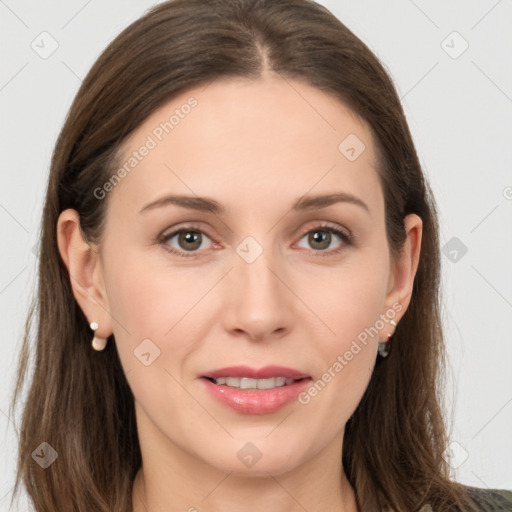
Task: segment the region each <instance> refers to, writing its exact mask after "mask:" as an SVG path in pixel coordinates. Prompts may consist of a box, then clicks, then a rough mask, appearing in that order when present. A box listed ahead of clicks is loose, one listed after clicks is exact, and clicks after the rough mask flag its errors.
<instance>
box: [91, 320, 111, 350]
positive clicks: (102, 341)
mask: <svg viewBox="0 0 512 512" xmlns="http://www.w3.org/2000/svg"><path fill="white" fill-rule="evenodd" d="M90 327H91V329H92V330H93V331H94V337H93V339H92V348H93V349H94V350H97V351H101V350H103V349H104V348H105V347H106V345H107V338H100V337H99V336H97V335H96V329H97V328H98V324H97V322H91V325H90Z"/></svg>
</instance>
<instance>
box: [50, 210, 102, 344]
mask: <svg viewBox="0 0 512 512" xmlns="http://www.w3.org/2000/svg"><path fill="white" fill-rule="evenodd" d="M57 243H58V247H59V252H60V255H61V258H62V260H63V262H64V264H65V266H66V268H67V270H68V273H69V278H70V282H71V288H72V290H73V295H74V296H75V299H76V301H77V302H78V304H79V306H80V308H81V309H82V311H83V313H84V315H85V316H86V318H87V320H88V323H89V324H90V323H91V322H97V323H98V329H97V330H96V334H97V335H98V336H101V337H102V338H108V336H110V335H111V334H112V318H111V316H110V312H109V311H110V308H109V304H108V298H107V294H106V292H105V284H104V282H103V269H102V263H101V259H100V256H99V254H98V251H97V249H96V248H94V247H91V246H90V245H89V243H88V242H87V241H86V240H84V238H83V236H82V231H81V229H80V217H79V215H78V213H77V211H76V210H72V209H67V210H64V211H63V212H62V213H61V214H60V215H59V219H58V221H57ZM91 334H92V331H91Z"/></svg>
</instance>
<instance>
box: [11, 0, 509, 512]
mask: <svg viewBox="0 0 512 512" xmlns="http://www.w3.org/2000/svg"><path fill="white" fill-rule="evenodd" d="M439 266H440V262H439V240H438V225H437V214H436V209H435V202H434V200H433V198H432V195H431V192H430V188H429V186H428V184H427V182H426V181H425V178H424V176H423V174H422V171H421V167H420V164H419V162H418V158H417V156H416V152H415V149H414V146H413V142H412V139H411V135H410V132H409V129H408V127H407V124H406V121H405V117H404V114H403V111H402V108H401V106H400V103H399V100H398V97H397V94H396V91H395V89H394V87H393V84H392V83H391V81H390V78H389V77H388V75H387V74H386V72H385V71H384V69H383V67H382V66H381V64H380V63H379V62H378V60H377V59H376V57H375V56H374V55H373V54H372V53H371V52H370V50H369V49H368V48H367V47H366V46H365V45H364V44H363V43H362V42H361V41H360V40H359V39H358V38H357V37H356V36H355V35H353V34H352V33H351V32H350V31H349V30H348V29H347V28H346V27H345V26H344V25H343V24H342V23H341V22H340V21H339V20H337V19H336V18H335V17H334V16H333V15H332V14H330V13H329V12H328V11H327V10H326V9H325V8H323V7H321V6H319V5H318V4H316V3H314V2H312V1H309V0H283V1H280V2H275V1H271V0H262V1H257V0H214V1H206V0H175V1H171V2H165V3H162V4H160V5H158V6H156V7H155V8H153V9H152V10H151V11H150V12H148V13H147V14H146V15H145V16H144V17H142V18H141V19H139V20H138V21H136V22H135V23H133V24H132V25H131V26H130V27H128V28H127V29H126V30H124V31H123V32H122V33H121V35H119V36H118V37H117V38H116V39H115V40H114V41H113V43H112V44H111V45H110V46H109V47H108V48H107V49H106V50H105V52H104V53H103V54H102V55H101V56H100V58H99V59H98V61H97V62H96V63H95V65H94V66H93V68H92V69H91V71H90V73H89V74H88V76H87V77H86V79H85V80H84V82H83V84H82V86H81V88H80V90H79V92H78V94H77V96H76V98H75V101H74V103H73V105H72V107H71V110H70V112H69V115H68V118H67V120H66V123H65V125H64V127H63V129H62V132H61V135H60V137H59V140H58V141H57V145H56V148H55V152H54V155H53V160H52V166H51V173H50V180H49V185H48V190H47V196H46V203H45V208H44V218H43V230H42V243H41V253H40V269H39V279H40V286H39V295H38V299H37V304H36V305H35V306H34V307H37V311H38V333H37V347H36V350H37V352H36V367H35V373H34V378H33V381H32V384H31V388H30V391H29V395H28V400H27V403H26V406H25V409H24V415H23V421H22V429H21V430H22V438H21V439H20V450H19V462H18V474H17V486H18V485H19V484H20V483H21V482H23V484H24V485H25V486H26V488H27V490H28V493H29V495H30V497H31V499H32V501H33V503H34V507H35V510H37V511H38V512H39V511H50V510H51V511H55V510H73V511H75V510H76V511H85V510H87V511H93V510H94V511H96V510H97V511H105V512H106V511H113V510H115V511H132V510H133V511H134V512H144V511H147V512H156V511H161V510H162V511H163V510H166V511H168V510H189V511H192V510H212V511H213V510H220V509H222V510H223V511H229V510H240V509H242V508H243V509H244V510H272V511H276V512H278V511H281V510H304V509H305V510H317V509H319V508H322V510H343V511H345V512H355V511H388V510H389V511H390V510H394V511H404V512H405V511H407V512H410V511H418V510H422V511H423V512H426V511H428V510H434V511H436V512H438V511H453V510H461V511H462V510H464V511H465V510H510V500H511V499H512V493H511V492H507V491H493V490H483V489H476V488H470V487H466V486H463V485H461V484H458V483H456V482H453V481H451V480H450V478H449V465H448V464H449V459H448V457H447V456H446V453H447V452H446V445H447V435H446V432H445V427H444V423H443V417H442V410H441V405H440V399H441V397H440V396H438V391H437V389H438V388H437V383H438V379H439V377H440V375H441V374H440V371H441V369H442V362H443V357H444V346H443V337H442V327H441V322H440V314H439ZM34 310H35V309H33V311H32V314H33V312H34ZM28 330H29V327H27V333H28ZM28 350H29V345H28V334H27V335H26V337H25V340H24V346H23V351H22V355H21V359H20V368H19V377H18V386H17V390H16V394H15V396H14V399H13V403H15V402H16V399H17V397H18V394H19V392H20V390H21V386H22V383H23V380H24V378H25V373H26V366H27V359H28ZM43 384H44V386H45V394H44V395H43V396H42V395H41V393H40V389H41V387H42V385H43ZM42 440H44V443H41V441H42ZM34 448H36V449H34ZM445 458H446V459H447V460H445ZM507 507H508V508H507Z"/></svg>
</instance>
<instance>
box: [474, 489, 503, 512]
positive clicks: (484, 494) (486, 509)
mask: <svg viewBox="0 0 512 512" xmlns="http://www.w3.org/2000/svg"><path fill="white" fill-rule="evenodd" d="M464 487H465V489H466V491H467V492H468V494H469V496H470V497H471V498H472V499H473V500H474V501H475V502H476V503H477V504H478V506H479V507H480V508H479V511H481V512H499V511H504V512H505V511H506V512H511V511H512V491H509V490H504V489H481V488H479V487H470V486H464Z"/></svg>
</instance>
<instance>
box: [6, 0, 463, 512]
mask: <svg viewBox="0 0 512 512" xmlns="http://www.w3.org/2000/svg"><path fill="white" fill-rule="evenodd" d="M265 69H270V70H271V71H272V72H274V73H278V74H279V75H280V76H282V77H286V78H291V79H296V80H300V81H302V82H304V83H307V84H309V85H312V86H314V87H316V88H319V89H321V90H323V91H326V92H328V93H331V94H333V95H335V96H336V97H337V98H338V99H339V100H340V101H342V102H344V103H345V104H346V105H348V106H349V107H350V108H351V109H353V111H355V112H356V113H357V114H358V115H359V116H360V117H361V118H362V119H364V121H366V122H367V123H368V125H369V126H370V128H371V130H372V133H373V135H374V138H375V144H376V147H377V151H378V154H379V156H380V162H379V169H378V173H379V179H380V183H381V186H382V189H383V193H384V197H385V219H386V234H387V239H388V243H389V248H390V251H391V254H392V255H394V256H395V255H397V254H399V251H400V249H401V247H402V246H403V243H404V240H405V231H404V222H403V221H404V217H405V216H406V215H407V214H409V213H415V214H417V215H419V216H420V217H421V219H422V220H423V237H422V248H421V258H420V262H419V267H418V270H417V274H416V277H415V281H414V289H413V294H412V300H411V302H410V305H409V308H408V310H407V311H406V313H405V315H404V316H403V318H402V320H401V322H400V323H399V325H398V327H397V329H396V332H395V335H394V338H393V345H394V348H395V349H394V350H392V351H391V354H390V355H389V357H388V358H386V359H381V358H378V361H377V363H376V367H375V369H374V372H373V375H372V378H371V381H370V383H369V386H368V388H367V390H366V392H365V394H364V396H363V398H362V400H361V402H360V404H359V405H358V407H357V409H356V411H355V412H354V414H353V416H352V417H351V418H350V420H349V421H348V423H347V425H346V428H345V438H344V443H343V454H340V456H342V463H343V466H344V469H345V471H346V474H347V477H348V479H349V481H350V483H351V484H352V486H353V487H354V489H355V491H356V497H357V500H358V504H359V508H360V510H361V511H371V512H373V511H384V510H390V509H392V510H395V511H401V512H411V511H416V510H419V509H420V508H421V507H422V506H423V505H425V504H430V505H431V506H432V508H433V509H434V510H435V511H436V512H442V511H448V510H449V511H459V510H472V502H471V501H470V500H469V498H468V497H467V496H466V493H465V491H464V487H463V486H462V485H460V484H458V483H456V482H453V481H451V480H450V478H449V467H448V465H447V463H446V462H445V460H444V459H443V452H444V450H445V448H446V445H447V434H446V429H445V424H444V421H443V409H444V408H443V406H442V404H441V400H442V399H444V397H443V395H442V394H441V391H442V389H443V385H442V382H443V381H442V379H443V371H442V370H444V364H445V352H444V350H445V348H444V343H443V332H442V325H441V303H440V297H439V295H440V292H439V286H440V259H439V258H440V251H439V240H438V220H437V213H436V206H435V202H434V199H433V197H432V193H431V190H430V187H429V185H428V183H427V182H426V180H425V178H424V176H423V173H422V169H421V166H420V163H419V161H418V157H417V155H416V151H415V148H414V145H413V141H412V138H411V134H410V132H409V128H408V126H407V123H406V120H405V116H404V112H403V110H402V107H401V105H400V101H399V98H398V96H397V93H396V90H395V88H394V85H393V83H392V81H391V79H390V78H389V76H388V74H387V73H386V71H385V69H384V67H383V66H382V65H381V63H380V62H379V60H378V59H377V58H376V56H375V55H374V54H373V53H372V52H371V51H370V50H369V49H368V47H367V46H366V45H365V44H364V43H363V42H362V41H361V40H359V39H358V38H357V37H356V36H355V35H354V34H353V33H352V32H351V31H350V30H349V29H348V28H347V27H345V26H344V25H343V24H342V23H341V22H340V21H339V20H338V19H337V18H336V17H335V16H333V15H332V14H331V13H330V12H329V11H328V10H327V9H326V8H325V7H323V6H321V5H319V4H317V3H315V2H313V1H311V0H279V1H276V0H174V1H168V2H164V3H161V4H159V5H157V6H155V7H154V8H152V9H151V10H150V11H148V12H147V13H146V14H145V15H144V16H143V17H142V18H140V19H139V20H137V21H136V22H134V23H133V24H131V25H130V26H129V27H128V28H126V29H125V30H124V31H123V32H122V33H121V34H120V35H119V36H118V37H117V38H116V39H115V40H114V41H113V42H112V43H111V44H110V45H109V46H108V48H107V49H106V50H105V51H104V52H103V54H102V55H101V56H100V57H99V59H98V60H97V61H96V63H95V64H94V66H93V67H92V69H91V70H90V72H89V74H88V75H87V77H86V78H85V80H84V81H83V83H82V86H81V87H80V90H79V91H78V93H77V95H76V97H75V99H74V102H73V104H72V106H71V109H70V111H69V114H68V116H67V119H66V121H65V124H64V126H63V128H62V131H61V133H60V136H59V138H58V140H57V143H56V146H55V150H54V153H53V157H52V161H51V170H50V177H49V183H48V188H47V192H46V200H45V205H44V212H43V219H42V234H41V250H40V261H39V274H38V279H39V280H38V290H37V296H35V297H34V299H33V303H32V306H31V308H30V311H29V315H28V318H27V325H26V332H25V336H24V339H23V346H22V349H21V352H20V357H19V368H18V377H17V382H16V386H15V390H14V394H13V399H12V403H11V414H12V413H13V411H14V407H15V405H16V403H17V401H19V397H20V394H21V391H22V389H23V387H24V384H25V381H26V375H27V372H28V363H29V355H30V354H31V352H32V349H31V345H30V338H31V336H30V332H31V326H32V325H33V323H34V318H35V317H36V318H37V333H36V334H35V367H34V370H33V376H32V381H31V383H30V387H29V389H28V395H27V400H26V404H25V406H24V409H23V415H22V420H21V433H20V439H19V458H18V466H17V475H16V487H15V491H14V493H13V499H14V496H16V493H17V492H19V484H20V483H21V482H23V484H24V485H25V487H26V489H27V491H28V494H29V496H30V498H31V500H32V501H33V503H34V506H35V510H36V511H37V512H55V511H57V510H59V511H64V510H73V511H76V512H93V511H94V512H96V511H98V512H100V511H101V512H111V511H113V510H115V511H121V512H129V511H131V507H132V502H131V500H132V498H131V491H132V485H133V481H134V477H135V474H136V472H137V471H138V469H139V468H140V466H141V453H140V446H139V441H138V437H137V429H136V421H135V413H134V398H133V395H132V392H131V390H130V388H129V386H128V383H127V380H126V378H125V374H124V371H123V368H122V366H121V363H120V360H119V357H118V353H117V350H116V345H115V343H114V340H113V339H111V340H109V343H108V345H107V348H106V350H105V351H103V352H100V353H96V352H95V351H94V350H92V349H91V346H90V341H91V330H90V328H89V326H88V323H87V320H86V318H85V316H84V314H83V312H82V310H81V309H80V307H79V306H78V304H77V303H76V301H75V300H74V297H73V294H72V291H71V286H70V277H69V275H68V272H67V270H66V268H65V266H64V264H63V262H62V260H61V258H60V255H59V252H58V247H57V233H56V227H57V219H58V216H59V214H60V213H61V212H62V211H63V210H64V209H66V208H74V209H75V210H77V212H78V213H79V216H80V221H81V229H82V232H83V235H84V237H85V238H86V239H87V240H89V241H92V242H95V243H97V242H99V241H100V240H101V235H102V229H103V225H104V220H105V209H106V205H107V200H108V198H107V199H106V200H103V201H100V200H98V199H97V198H96V196H95V195H94V193H93V191H94V190H95V189H96V188H97V187H101V186H102V184H104V183H105V182H106V181H107V180H108V179H109V178H110V177H111V176H112V174H113V171H114V170H115V169H117V168H118V167H117V166H118V165H119V162H118V159H117V155H118V154H119V150H120V148H121V147H122V144H123V143H124V142H125V141H126V139H127V136H128V135H129V134H130V133H131V132H132V131H133V130H135V129H136V128H137V127H138V126H140V125H141V123H142V122H143V121H144V120H145V119H146V118H147V117H148V116H149V115H150V114H151V113H152V112H153V111H155V110H156V109H157V108H159V107H160V106H162V105H163V104H164V103H165V102H168V101H169V100H170V99H172V98H173V97H174V96H176V95H177V94H178V93H181V92H183V91H185V90H187V89H189V88H191V87H195V86H198V85H201V84H207V83H209V82H211V81H212V80H215V79H218V78H223V77H226V78H227V77H244V78H248V79H258V78H260V77H261V76H262V72H263V71H264V70H265ZM41 442H47V443H48V444H49V445H51V447H53V449H55V450H56V452H57V453H58V459H57V460H56V462H54V463H53V464H52V465H51V466H49V467H48V468H47V469H44V470H43V469H42V468H41V467H39V465H38V464H36V463H35V462H34V460H33V459H32V457H31V454H32V452H33V451H34V450H35V449H36V447H38V446H39V445H40V443H41Z"/></svg>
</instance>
